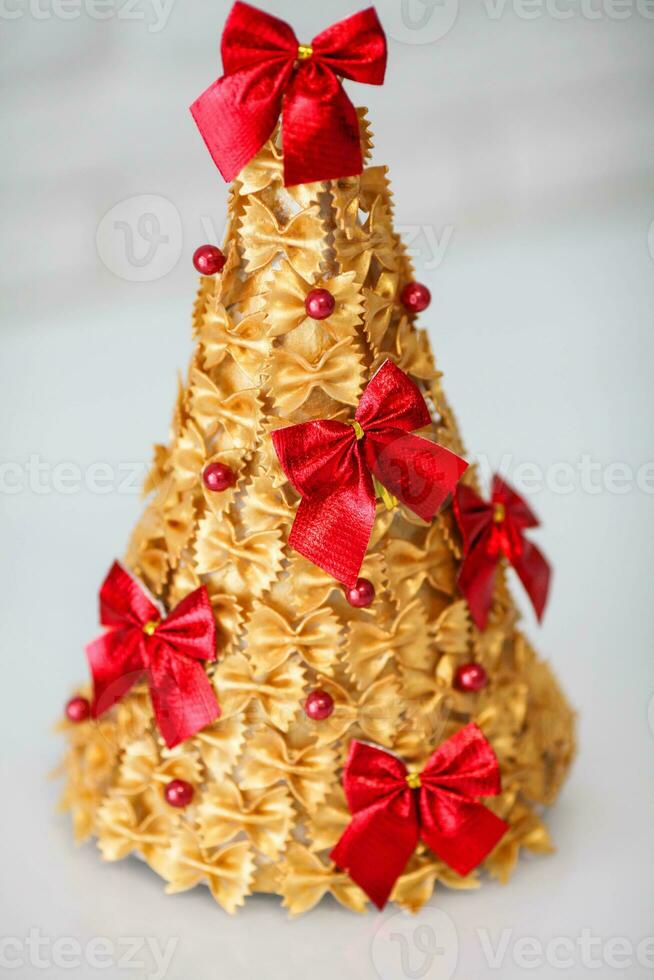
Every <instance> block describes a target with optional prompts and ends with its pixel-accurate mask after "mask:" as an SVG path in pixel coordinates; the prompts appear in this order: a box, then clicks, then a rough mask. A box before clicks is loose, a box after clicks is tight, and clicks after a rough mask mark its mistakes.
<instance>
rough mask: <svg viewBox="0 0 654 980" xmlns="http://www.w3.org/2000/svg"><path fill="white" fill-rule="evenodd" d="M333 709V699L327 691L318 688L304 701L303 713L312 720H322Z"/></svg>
mask: <svg viewBox="0 0 654 980" xmlns="http://www.w3.org/2000/svg"><path fill="white" fill-rule="evenodd" d="M333 710H334V699H333V697H332V696H331V694H329V692H328V691H323V690H321V689H320V688H319V689H318V690H316V691H312V692H311V694H310V695H309V697H308V698H307V699H306V701H305V702H304V713H305V715H306V716H307V718H311V720H312V721H323V720H324V719H325V718H329V716H330V715H331V713H332V711H333Z"/></svg>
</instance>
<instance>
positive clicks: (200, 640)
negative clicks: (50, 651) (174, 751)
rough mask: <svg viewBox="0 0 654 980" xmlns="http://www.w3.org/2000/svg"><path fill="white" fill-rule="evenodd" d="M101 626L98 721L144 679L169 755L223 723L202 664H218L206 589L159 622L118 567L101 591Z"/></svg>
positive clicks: (95, 665)
mask: <svg viewBox="0 0 654 980" xmlns="http://www.w3.org/2000/svg"><path fill="white" fill-rule="evenodd" d="M100 622H101V623H102V625H103V626H108V627H109V630H108V632H106V633H104V634H103V635H102V636H99V637H98V638H97V639H96V640H93V641H92V642H91V643H89V645H88V646H87V648H86V655H87V657H88V661H89V665H90V667H91V673H92V674H93V685H94V697H93V716H94V717H95V718H97V717H99V716H100V715H102V714H104V712H105V711H107V710H108V709H109V708H111V707H112V705H114V704H115V703H116V702H117V701H120V699H121V698H122V697H123V696H124V695H125V694H127V692H128V691H129V689H130V688H131V687H132V686H133V685H134V684H135V683H136V682H137V681H139V680H141V678H142V677H143V675H144V674H145V675H146V677H147V679H148V684H149V687H150V697H151V699H152V707H153V709H154V714H155V717H156V719H157V724H158V726H159V731H160V732H161V734H162V735H163V738H164V741H165V742H166V745H167V746H168V748H173V746H175V745H178V744H179V743H180V742H183V741H184V740H185V739H187V738H190V737H191V735H195V733H196V732H198V731H200V729H201V728H204V727H205V725H208V724H210V723H211V722H212V721H214V720H215V719H216V718H218V716H219V715H220V706H219V704H218V701H217V700H216V695H215V693H214V690H213V688H212V686H211V683H210V681H209V678H208V677H207V674H206V672H205V669H204V667H203V666H202V663H201V661H203V660H215V659H216V623H215V620H214V616H213V610H212V608H211V603H210V601H209V596H208V595H207V590H206V589H205V588H204V586H202V587H201V588H199V589H196V590H195V592H191V594H190V595H187V596H186V598H184V599H182V601H181V602H180V603H179V605H178V606H177V607H176V608H175V609H174V610H173V611H172V612H171V613H170V615H169V616H168V617H167V618H166V619H162V618H161V615H160V612H159V610H158V609H157V607H156V606H155V605H154V603H153V602H151V600H150V599H149V598H148V596H147V595H146V594H145V592H144V591H143V589H142V588H141V586H140V585H139V584H138V582H136V581H135V580H134V579H133V578H132V577H131V575H128V573H127V572H126V571H125V569H124V568H122V567H121V565H119V564H118V562H114V564H113V566H112V567H111V570H110V572H109V574H108V575H107V577H106V579H105V581H104V583H103V585H102V588H101V590H100Z"/></svg>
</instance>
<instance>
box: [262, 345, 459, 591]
mask: <svg viewBox="0 0 654 980" xmlns="http://www.w3.org/2000/svg"><path fill="white" fill-rule="evenodd" d="M430 421H431V419H430V416H429V410H428V409H427V406H426V404H425V401H424V398H423V397H422V395H421V394H420V391H419V389H418V388H417V386H416V385H415V384H414V383H413V382H412V381H410V379H409V378H408V377H407V376H406V375H405V374H404V373H403V371H401V370H400V369H399V368H398V367H397V366H396V365H395V364H394V363H393V362H392V361H386V362H385V363H384V364H383V365H382V367H381V368H380V369H379V371H378V372H377V373H376V374H375V376H374V377H373V379H372V381H371V382H370V384H369V385H368V387H367V388H366V390H365V392H364V394H363V396H362V398H361V401H360V403H359V406H358V408H357V411H356V413H355V417H354V422H353V423H352V424H351V425H345V424H344V423H342V422H336V421H333V420H332V421H329V420H317V421H313V422H302V423H300V424H299V425H293V426H287V427H286V428H283V429H277V430H276V431H275V432H273V434H272V439H273V445H274V447H275V451H276V453H277V456H278V459H279V462H280V464H281V466H282V469H283V470H284V472H285V473H286V475H287V477H288V479H289V480H290V481H291V483H292V484H293V486H294V487H295V489H296V490H297V491H298V493H299V494H300V495H301V496H302V500H301V502H300V506H299V508H298V511H297V514H296V516H295V521H294V523H293V528H292V530H291V534H290V536H289V544H290V546H291V547H292V548H294V549H295V550H296V551H298V552H299V553H300V554H302V555H304V557H305V558H308V559H309V561H311V562H313V563H314V564H315V565H318V567H319V568H322V569H323V570H324V571H326V572H328V573H329V574H330V575H333V577H334V578H336V579H337V580H338V581H340V582H343V583H344V584H345V585H346V586H347V587H348V588H351V587H352V586H354V585H355V583H356V580H357V578H358V574H359V571H360V569H361V565H362V563H363V559H364V557H365V553H366V549H367V547H368V542H369V540H370V535H371V533H372V528H373V524H374V520H375V512H376V496H375V486H374V480H373V476H374V477H375V478H376V479H377V480H378V481H379V483H381V485H382V486H383V487H385V488H386V489H387V490H389V491H390V493H391V494H393V495H394V496H395V497H397V498H398V499H399V500H401V501H402V503H404V504H405V505H406V506H407V507H408V508H409V509H410V510H412V511H414V512H415V513H416V514H418V515H419V516H420V517H422V518H423V520H431V519H432V518H433V516H434V515H435V514H436V512H437V511H438V509H439V508H440V507H441V506H442V504H443V503H444V501H445V500H446V498H447V497H448V496H449V494H450V493H452V492H453V490H454V488H455V486H456V484H457V482H458V480H459V478H460V476H461V474H462V473H463V472H464V471H465V469H466V467H467V463H466V462H465V461H464V460H462V459H461V458H460V457H459V456H456V455H455V454H454V453H452V452H450V451H449V450H447V449H444V448H443V447H442V446H439V445H436V444H435V443H432V442H429V440H427V439H421V438H420V437H418V436H414V435H412V434H411V432H410V431H408V430H410V428H411V427H412V426H416V427H418V426H419V427H421V428H422V427H423V426H424V425H427V424H428V423H429V422H430Z"/></svg>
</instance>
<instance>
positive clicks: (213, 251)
mask: <svg viewBox="0 0 654 980" xmlns="http://www.w3.org/2000/svg"><path fill="white" fill-rule="evenodd" d="M226 261H227V260H226V258H225V256H224V255H223V253H222V252H221V251H220V249H219V248H218V247H217V246H216V245H200V247H199V248H196V250H195V252H194V253H193V265H194V266H195V268H196V269H197V270H198V272H199V273H200V275H201V276H215V275H216V273H217V272H220V271H221V270H222V267H223V266H224V264H225V262H226Z"/></svg>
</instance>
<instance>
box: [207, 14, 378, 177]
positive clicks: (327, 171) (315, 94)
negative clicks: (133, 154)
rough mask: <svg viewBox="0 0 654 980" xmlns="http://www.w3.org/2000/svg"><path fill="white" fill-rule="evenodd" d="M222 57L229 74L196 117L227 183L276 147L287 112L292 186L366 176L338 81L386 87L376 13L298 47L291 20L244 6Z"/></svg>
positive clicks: (231, 23) (285, 138) (353, 117)
mask: <svg viewBox="0 0 654 980" xmlns="http://www.w3.org/2000/svg"><path fill="white" fill-rule="evenodd" d="M221 51H222V58H223V67H224V71H225V74H224V75H223V76H222V78H220V79H219V80H218V81H217V82H215V83H214V84H213V85H212V86H210V87H209V88H208V89H207V91H206V92H204V93H203V94H202V95H201V96H200V97H199V99H197V100H196V101H195V102H194V103H193V105H192V106H191V112H192V114H193V117H194V119H195V121H196V123H197V125H198V128H199V130H200V132H201V134H202V137H203V139H204V141H205V143H206V144H207V147H208V149H209V152H210V153H211V156H212V157H213V159H214V161H215V163H216V165H217V166H218V169H219V170H220V172H221V173H222V175H223V177H224V178H225V180H233V178H234V177H236V175H237V174H238V173H239V172H240V171H241V170H242V169H243V167H244V166H245V165H246V164H247V163H249V161H250V160H251V159H252V158H253V157H254V156H255V155H256V154H257V153H258V151H259V150H260V149H261V147H262V146H263V144H264V143H265V142H266V140H267V139H269V138H270V136H271V135H272V132H273V130H274V128H275V125H276V123H277V120H278V118H279V116H280V114H281V112H282V104H283V110H284V112H283V122H282V145H283V150H284V182H285V184H286V185H292V184H304V183H313V182H315V181H324V180H332V179H337V178H339V177H350V176H355V175H356V174H360V173H361V171H362V170H363V158H362V154H361V145H360V140H359V122H358V117H357V114H356V110H355V108H354V106H353V105H352V103H351V102H350V100H349V98H348V97H347V95H346V94H345V92H344V90H343V86H342V85H341V83H340V80H339V76H343V77H346V78H351V79H353V80H354V81H361V82H367V83H369V84H372V85H381V84H382V82H383V80H384V72H385V67H386V39H385V37H384V33H383V30H382V28H381V25H380V23H379V20H378V18H377V15H376V13H375V11H374V10H373V9H372V8H369V9H368V10H364V11H361V12H360V13H359V14H355V15H354V16H352V17H349V18H347V19H346V20H344V21H340V22H339V23H337V24H334V25H333V26H332V27H331V28H328V29H327V30H325V31H323V32H322V33H321V34H319V35H318V36H317V37H316V38H315V39H314V41H313V42H312V44H311V45H310V46H301V45H300V44H299V42H298V40H297V38H296V36H295V33H294V32H293V30H292V29H291V27H289V25H288V24H286V23H284V21H281V20H279V19H278V18H276V17H271V16H270V15H269V14H266V13H263V12H262V11H260V10H257V9H256V8H255V7H251V6H249V4H246V3H240V2H238V3H236V4H235V5H234V7H233V8H232V11H231V13H230V15H229V17H228V19H227V23H226V26H225V31H224V33H223V38H222V43H221Z"/></svg>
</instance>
